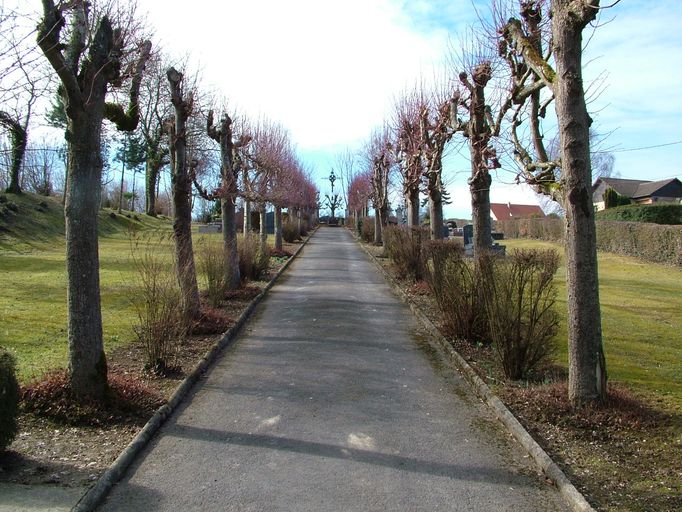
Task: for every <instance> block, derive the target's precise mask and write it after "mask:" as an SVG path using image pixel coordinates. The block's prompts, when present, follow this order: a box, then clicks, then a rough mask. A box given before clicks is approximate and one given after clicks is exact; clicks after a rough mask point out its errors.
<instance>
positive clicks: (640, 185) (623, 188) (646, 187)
mask: <svg viewBox="0 0 682 512" xmlns="http://www.w3.org/2000/svg"><path fill="white" fill-rule="evenodd" d="M600 182H604V183H606V184H607V185H608V186H609V187H611V188H612V189H613V190H615V191H616V192H618V193H619V194H620V195H621V196H625V197H630V198H632V199H638V198H642V197H649V196H652V195H654V194H656V192H657V191H658V190H659V189H661V188H663V187H665V186H666V185H669V184H670V183H673V182H679V180H678V179H677V178H668V179H665V180H658V181H646V180H625V179H622V178H599V179H598V180H597V181H596V182H595V184H594V186H593V187H592V190H593V191H594V190H596V189H597V187H598V186H599V183H600Z"/></svg>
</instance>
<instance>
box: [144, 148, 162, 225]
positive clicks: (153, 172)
mask: <svg viewBox="0 0 682 512" xmlns="http://www.w3.org/2000/svg"><path fill="white" fill-rule="evenodd" d="M161 167H162V165H159V164H158V163H157V162H156V161H155V160H153V159H148V160H147V164H146V169H145V210H146V212H147V215H149V216H151V217H156V188H157V183H158V181H159V173H160V172H161Z"/></svg>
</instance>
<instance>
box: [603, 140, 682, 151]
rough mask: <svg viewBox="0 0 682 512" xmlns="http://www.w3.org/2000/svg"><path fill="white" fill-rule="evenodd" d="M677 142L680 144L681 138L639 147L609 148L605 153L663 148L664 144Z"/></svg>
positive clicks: (673, 144) (675, 143)
mask: <svg viewBox="0 0 682 512" xmlns="http://www.w3.org/2000/svg"><path fill="white" fill-rule="evenodd" d="M677 144H682V140H678V141H675V142H667V143H665V144H656V145H655V146H642V147H640V148H626V149H611V150H609V151H606V152H607V153H625V152H627V151H642V150H644V149H656V148H664V147H666V146H675V145H677Z"/></svg>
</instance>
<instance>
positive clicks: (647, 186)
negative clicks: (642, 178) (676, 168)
mask: <svg viewBox="0 0 682 512" xmlns="http://www.w3.org/2000/svg"><path fill="white" fill-rule="evenodd" d="M675 181H679V180H678V179H677V178H669V179H667V180H659V181H649V182H646V183H642V184H641V185H640V186H639V187H637V192H636V193H635V195H633V196H632V197H633V198H635V199H637V198H639V197H648V196H652V195H654V194H655V193H656V192H657V191H658V190H659V189H661V188H663V187H665V186H666V185H669V184H670V183H674V182H675Z"/></svg>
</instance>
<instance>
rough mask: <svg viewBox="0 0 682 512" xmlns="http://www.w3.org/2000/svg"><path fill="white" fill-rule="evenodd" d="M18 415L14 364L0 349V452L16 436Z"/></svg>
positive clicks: (12, 358)
mask: <svg viewBox="0 0 682 512" xmlns="http://www.w3.org/2000/svg"><path fill="white" fill-rule="evenodd" d="M18 414H19V383H18V382H17V374H16V363H15V361H14V357H13V356H12V354H10V353H9V352H5V351H4V350H3V349H1V348H0V452H1V451H3V450H4V449H5V448H7V447H8V446H9V445H10V444H11V443H12V441H13V440H14V437H15V436H16V435H17V432H18V430H19V426H18V424H17V416H18Z"/></svg>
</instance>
